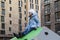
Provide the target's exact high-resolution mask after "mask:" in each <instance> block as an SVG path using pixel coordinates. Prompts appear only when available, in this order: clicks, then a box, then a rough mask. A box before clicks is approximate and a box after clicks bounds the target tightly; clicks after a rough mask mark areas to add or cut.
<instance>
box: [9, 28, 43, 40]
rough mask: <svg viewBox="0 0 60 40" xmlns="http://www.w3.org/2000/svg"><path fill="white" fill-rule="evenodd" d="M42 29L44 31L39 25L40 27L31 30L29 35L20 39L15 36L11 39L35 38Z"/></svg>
mask: <svg viewBox="0 0 60 40" xmlns="http://www.w3.org/2000/svg"><path fill="white" fill-rule="evenodd" d="M41 31H42V28H41V27H39V28H37V30H33V31H31V32H30V33H28V34H27V35H25V36H24V37H22V38H19V39H18V38H16V37H14V38H12V39H10V40H33V38H34V37H36V36H37V35H38V34H39V33H40V32H41Z"/></svg>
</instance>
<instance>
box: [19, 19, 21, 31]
mask: <svg viewBox="0 0 60 40" xmlns="http://www.w3.org/2000/svg"><path fill="white" fill-rule="evenodd" d="M19 29H20V31H22V25H21V20H19Z"/></svg>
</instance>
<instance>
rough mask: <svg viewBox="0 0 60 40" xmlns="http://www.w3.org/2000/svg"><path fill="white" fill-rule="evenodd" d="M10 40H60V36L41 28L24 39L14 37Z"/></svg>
mask: <svg viewBox="0 0 60 40" xmlns="http://www.w3.org/2000/svg"><path fill="white" fill-rule="evenodd" d="M10 40H60V36H59V35H57V34H56V33H54V32H53V31H51V30H50V29H48V28H46V27H40V28H37V30H33V31H31V32H30V33H28V34H27V35H26V36H24V37H22V38H19V39H18V38H16V37H14V38H12V39H10Z"/></svg>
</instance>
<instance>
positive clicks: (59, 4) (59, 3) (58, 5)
mask: <svg viewBox="0 0 60 40" xmlns="http://www.w3.org/2000/svg"><path fill="white" fill-rule="evenodd" d="M55 11H60V1H55Z"/></svg>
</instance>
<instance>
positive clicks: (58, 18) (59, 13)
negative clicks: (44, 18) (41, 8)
mask: <svg viewBox="0 0 60 40" xmlns="http://www.w3.org/2000/svg"><path fill="white" fill-rule="evenodd" d="M55 18H56V21H60V12H57V13H55Z"/></svg>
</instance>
